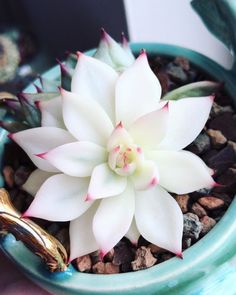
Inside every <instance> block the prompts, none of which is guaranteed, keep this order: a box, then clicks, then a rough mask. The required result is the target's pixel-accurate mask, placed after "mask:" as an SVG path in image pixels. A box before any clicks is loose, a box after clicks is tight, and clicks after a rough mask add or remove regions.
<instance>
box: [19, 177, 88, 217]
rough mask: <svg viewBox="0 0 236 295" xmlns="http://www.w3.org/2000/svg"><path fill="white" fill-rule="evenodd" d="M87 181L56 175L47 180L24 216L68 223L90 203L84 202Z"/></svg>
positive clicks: (86, 179)
mask: <svg viewBox="0 0 236 295" xmlns="http://www.w3.org/2000/svg"><path fill="white" fill-rule="evenodd" d="M88 184H89V179H88V178H78V177H71V176H67V175H65V174H57V175H54V176H51V177H50V178H48V179H47V180H46V181H45V182H44V184H43V185H42V186H41V187H40V189H39V191H38V192H37V194H36V196H35V198H34V201H33V203H32V204H31V205H30V207H29V208H28V210H27V211H26V213H25V214H24V215H25V216H30V217H38V218H42V219H46V220H51V221H68V220H73V219H75V218H77V217H79V216H80V215H82V214H83V213H84V212H85V211H86V210H87V209H88V208H89V207H90V206H91V205H92V202H86V201H85V197H86V193H87V190H88Z"/></svg>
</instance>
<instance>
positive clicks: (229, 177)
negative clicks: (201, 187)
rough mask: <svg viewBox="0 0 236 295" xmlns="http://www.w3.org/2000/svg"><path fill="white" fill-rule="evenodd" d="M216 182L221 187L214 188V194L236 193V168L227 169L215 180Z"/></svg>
mask: <svg viewBox="0 0 236 295" xmlns="http://www.w3.org/2000/svg"><path fill="white" fill-rule="evenodd" d="M217 182H219V183H223V184H224V185H223V186H219V187H215V188H214V192H229V193H235V192H236V168H229V169H227V170H226V171H225V173H223V174H222V175H220V176H219V177H218V178H217Z"/></svg>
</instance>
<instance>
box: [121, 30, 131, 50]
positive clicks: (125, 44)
mask: <svg viewBox="0 0 236 295" xmlns="http://www.w3.org/2000/svg"><path fill="white" fill-rule="evenodd" d="M121 43H122V45H123V47H128V45H129V42H128V40H127V38H126V37H125V33H124V32H122V33H121Z"/></svg>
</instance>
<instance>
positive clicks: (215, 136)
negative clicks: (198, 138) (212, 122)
mask: <svg viewBox="0 0 236 295" xmlns="http://www.w3.org/2000/svg"><path fill="white" fill-rule="evenodd" d="M207 134H208V135H209V136H210V139H211V143H212V146H213V147H214V148H221V147H223V146H224V145H225V144H226V142H227V139H226V138H225V137H224V135H223V134H222V132H221V131H219V130H213V129H208V130H207Z"/></svg>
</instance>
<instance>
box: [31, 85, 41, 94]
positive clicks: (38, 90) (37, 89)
mask: <svg viewBox="0 0 236 295" xmlns="http://www.w3.org/2000/svg"><path fill="white" fill-rule="evenodd" d="M33 85H34V87H35V89H36V91H37V92H38V93H42V92H43V90H42V89H41V88H40V87H39V86H38V85H37V84H35V83H34V84H33Z"/></svg>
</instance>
